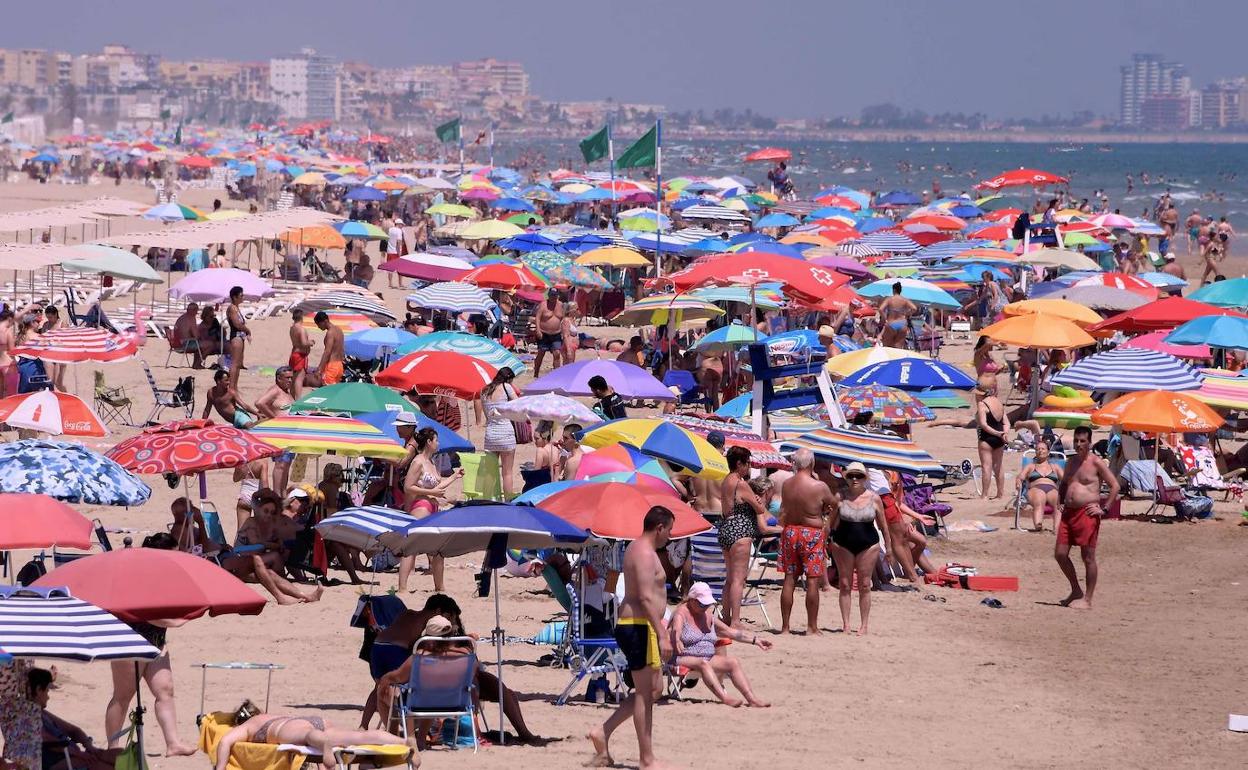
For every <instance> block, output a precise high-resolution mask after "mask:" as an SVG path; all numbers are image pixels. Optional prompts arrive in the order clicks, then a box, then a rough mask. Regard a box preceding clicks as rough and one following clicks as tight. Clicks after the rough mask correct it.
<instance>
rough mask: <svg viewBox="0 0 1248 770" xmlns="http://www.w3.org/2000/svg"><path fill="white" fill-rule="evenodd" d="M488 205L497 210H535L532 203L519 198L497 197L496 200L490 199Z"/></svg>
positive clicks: (529, 211) (530, 211) (531, 211)
mask: <svg viewBox="0 0 1248 770" xmlns="http://www.w3.org/2000/svg"><path fill="white" fill-rule="evenodd" d="M489 205H490V208H492V209H498V210H499V211H524V212H528V213H530V214H531V213H533V212H534V211H536V210H537V209H535V208H533V204H531V203H529V202H528V201H526V200H521V199H520V198H499V199H498V200H493V201H490V204H489Z"/></svg>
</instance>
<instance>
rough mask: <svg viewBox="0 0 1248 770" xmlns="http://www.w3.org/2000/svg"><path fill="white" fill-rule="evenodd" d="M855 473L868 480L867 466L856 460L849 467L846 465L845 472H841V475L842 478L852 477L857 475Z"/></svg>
mask: <svg viewBox="0 0 1248 770" xmlns="http://www.w3.org/2000/svg"><path fill="white" fill-rule="evenodd" d="M855 473H857V474H859V475H861V476H862V477H863V478H866V475H867V466H865V465H863V464H862V463H860V462H858V461H857V460H855V461H854V462H852V463H850V464H849V465H846V466H845V470H843V471H841V475H842V476H850V475H852V474H855Z"/></svg>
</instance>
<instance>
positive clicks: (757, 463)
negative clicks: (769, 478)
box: [663, 414, 792, 470]
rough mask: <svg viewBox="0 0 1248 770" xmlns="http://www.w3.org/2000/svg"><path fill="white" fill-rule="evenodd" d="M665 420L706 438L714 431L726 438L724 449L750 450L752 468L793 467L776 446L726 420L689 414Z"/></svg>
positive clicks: (670, 415)
mask: <svg viewBox="0 0 1248 770" xmlns="http://www.w3.org/2000/svg"><path fill="white" fill-rule="evenodd" d="M663 419H665V420H667V421H668V422H672V423H675V424H677V425H679V426H680V427H682V428H684V429H685V430H687V431H689V432H691V433H696V434H698V435H699V436H702V437H703V438H705V437H706V436H707V435H708V434H710V433H711V432H712V431H718V432H719V433H722V434H723V436H724V448H725V449H727V448H730V447H734V446H739V447H745V448H746V449H748V450H750V467H753V468H778V469H785V470H787V469H789V468H791V467H792V465H791V464H790V463H789V461H788V460H787V459H785V457H784V455H782V454H780V453H779V452H777V451H776V447H775V445H773V444H772V443H771V442H770V441H768V440H766V439H765V438H763V437H762V436H760V435H758V434H757V433H755V432H753V431H751V430H749V429H747V428H745V427H744V426H741V425H738V424H737V423H735V422H728V421H727V420H724V419H708V418H705V417H697V416H695V415H688V414H669V415H664V417H663Z"/></svg>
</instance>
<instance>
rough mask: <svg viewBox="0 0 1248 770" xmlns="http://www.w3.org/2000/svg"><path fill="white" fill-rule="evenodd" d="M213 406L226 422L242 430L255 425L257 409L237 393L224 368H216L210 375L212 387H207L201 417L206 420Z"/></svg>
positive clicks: (258, 411)
mask: <svg viewBox="0 0 1248 770" xmlns="http://www.w3.org/2000/svg"><path fill="white" fill-rule="evenodd" d="M214 407H215V408H216V410H217V414H219V415H221V417H222V418H223V419H224V420H225V421H226V422H227V423H229V424H230V425H233V426H234V427H235V428H241V429H244V430H246V429H247V428H251V427H253V426H255V424H256V417H255V415H257V414H259V413H260V410H259V409H257V408H256V407H254V406H250V405H248V404H247V403H246V402H245V401H243V399H242V398H241V397H240V396H239V395H238V391H237V390H235V389H234V384H233V382H231V380H230V373H229V372H228V371H226V370H225V369H218V370H217V372H216V374H214V375H212V387H211V388H209V389H208V396H207V398H206V399H205V401H204V413H203V415H202V419H205V420H207V419H208V415H210V414H212V410H213V408H214Z"/></svg>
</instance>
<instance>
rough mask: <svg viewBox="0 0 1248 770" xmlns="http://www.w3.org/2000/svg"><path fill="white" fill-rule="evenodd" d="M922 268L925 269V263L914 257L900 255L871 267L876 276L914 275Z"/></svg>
mask: <svg viewBox="0 0 1248 770" xmlns="http://www.w3.org/2000/svg"><path fill="white" fill-rule="evenodd" d="M921 267H923V263H922V262H920V261H919V260H917V259H915V258H914V257H910V256H905V255H900V256H896V257H889V258H888V259H882V260H880V261H879V262H876V263H875V264H874V265H872V266H871V270H872V272H874V273H875V274H876V275H881V276H882V275H885V274H888V273H892V274H893V275H914V274H915V273H917V272H919V268H921Z"/></svg>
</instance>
